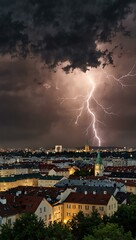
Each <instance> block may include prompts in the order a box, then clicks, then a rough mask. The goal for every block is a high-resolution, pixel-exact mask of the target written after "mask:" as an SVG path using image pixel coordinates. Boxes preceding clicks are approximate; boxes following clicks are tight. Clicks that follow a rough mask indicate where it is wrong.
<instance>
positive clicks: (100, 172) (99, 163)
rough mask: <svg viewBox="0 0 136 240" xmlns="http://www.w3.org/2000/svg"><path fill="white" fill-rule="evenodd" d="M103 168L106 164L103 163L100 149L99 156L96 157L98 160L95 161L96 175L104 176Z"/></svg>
mask: <svg viewBox="0 0 136 240" xmlns="http://www.w3.org/2000/svg"><path fill="white" fill-rule="evenodd" d="M103 170H104V166H103V163H102V158H101V155H100V151H99V150H98V154H97V158H96V162H95V168H94V171H95V172H94V174H95V176H103Z"/></svg>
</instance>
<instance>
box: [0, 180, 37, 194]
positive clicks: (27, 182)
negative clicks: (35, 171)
mask: <svg viewBox="0 0 136 240" xmlns="http://www.w3.org/2000/svg"><path fill="white" fill-rule="evenodd" d="M18 186H35V187H36V186H38V179H35V178H32V179H19V180H17V181H11V182H10V181H9V182H0V191H6V190H8V189H10V188H15V187H18Z"/></svg>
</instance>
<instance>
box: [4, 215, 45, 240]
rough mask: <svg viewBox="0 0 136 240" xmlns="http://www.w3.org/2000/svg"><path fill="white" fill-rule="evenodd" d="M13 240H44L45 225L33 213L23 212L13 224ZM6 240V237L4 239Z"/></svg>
mask: <svg viewBox="0 0 136 240" xmlns="http://www.w3.org/2000/svg"><path fill="white" fill-rule="evenodd" d="M13 239H14V240H44V239H45V225H44V222H43V221H42V220H38V217H37V216H36V215H34V214H23V215H22V216H21V217H20V218H19V219H17V220H16V221H15V223H14V226H13ZM5 240H6V239H5Z"/></svg>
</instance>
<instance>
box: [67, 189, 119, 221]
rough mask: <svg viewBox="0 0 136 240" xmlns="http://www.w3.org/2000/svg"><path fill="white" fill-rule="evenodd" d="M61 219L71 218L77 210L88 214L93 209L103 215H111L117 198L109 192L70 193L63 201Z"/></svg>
mask: <svg viewBox="0 0 136 240" xmlns="http://www.w3.org/2000/svg"><path fill="white" fill-rule="evenodd" d="M63 208H64V209H63V211H64V217H63V221H64V222H67V221H68V220H71V219H72V217H73V216H75V215H76V214H77V213H78V212H79V211H82V212H83V213H84V215H85V216H89V215H90V214H91V213H92V212H93V211H94V210H97V211H98V213H99V214H100V215H101V217H103V216H104V215H107V216H112V215H113V214H114V212H116V211H117V209H118V203H117V200H116V199H115V197H114V196H113V195H109V194H96V193H94V194H90V193H87V192H85V193H76V192H75V193H70V194H69V196H68V197H67V198H66V199H65V200H64V202H63Z"/></svg>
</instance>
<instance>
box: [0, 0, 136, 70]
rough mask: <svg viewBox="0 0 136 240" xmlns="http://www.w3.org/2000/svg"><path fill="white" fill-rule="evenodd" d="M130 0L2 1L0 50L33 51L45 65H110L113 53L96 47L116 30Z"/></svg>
mask: <svg viewBox="0 0 136 240" xmlns="http://www.w3.org/2000/svg"><path fill="white" fill-rule="evenodd" d="M135 2H136V1H135V0H123V1H120V0H110V1H109V0H93V1H90V0H85V1H83V0H71V1H70V0H57V1H56V0H29V1H27V0H24V1H22V0H18V1H15V0H1V2H0V33H1V34H0V53H1V54H5V53H11V55H12V56H17V55H21V56H23V57H26V56H27V55H34V56H36V55H38V56H40V57H41V58H42V59H43V61H44V62H45V63H46V64H47V65H48V66H49V67H53V68H54V67H56V66H57V65H58V64H59V63H62V62H66V61H67V62H69V63H68V64H67V65H66V66H65V67H64V70H65V71H66V72H69V71H70V70H73V69H75V68H80V69H81V70H83V71H86V70H87V68H88V67H90V66H91V67H98V66H99V65H100V58H103V64H104V65H105V64H109V63H111V64H112V63H113V60H112V51H111V52H110V51H108V50H103V51H102V50H98V49H97V42H110V41H111V40H112V36H113V35H115V34H116V33H117V32H118V31H121V32H123V33H124V34H128V32H127V31H126V29H125V28H124V27H123V24H122V21H123V19H124V18H125V17H126V16H127V14H128V13H130V11H131V10H132V5H131V6H130V3H135Z"/></svg>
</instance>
